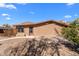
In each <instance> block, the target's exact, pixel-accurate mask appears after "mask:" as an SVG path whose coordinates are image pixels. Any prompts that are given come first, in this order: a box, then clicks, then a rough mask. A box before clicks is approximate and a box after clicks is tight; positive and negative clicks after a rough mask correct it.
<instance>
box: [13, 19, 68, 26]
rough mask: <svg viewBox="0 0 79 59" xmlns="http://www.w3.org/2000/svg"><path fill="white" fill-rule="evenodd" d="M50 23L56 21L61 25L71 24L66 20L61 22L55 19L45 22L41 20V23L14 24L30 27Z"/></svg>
mask: <svg viewBox="0 0 79 59" xmlns="http://www.w3.org/2000/svg"><path fill="white" fill-rule="evenodd" d="M50 23H55V24H57V25H60V26H65V27H67V26H69V24H67V23H65V22H60V21H55V20H48V21H44V22H39V23H30V24H17V25H14V26H21V25H22V26H24V27H29V26H34V27H37V26H41V25H46V24H50Z"/></svg>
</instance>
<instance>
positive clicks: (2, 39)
mask: <svg viewBox="0 0 79 59" xmlns="http://www.w3.org/2000/svg"><path fill="white" fill-rule="evenodd" d="M17 38H18V39H19V38H35V37H34V36H26V37H24V36H23V37H11V38H1V39H0V42H1V41H7V40H12V39H17Z"/></svg>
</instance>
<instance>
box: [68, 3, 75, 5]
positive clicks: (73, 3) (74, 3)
mask: <svg viewBox="0 0 79 59" xmlns="http://www.w3.org/2000/svg"><path fill="white" fill-rule="evenodd" d="M74 4H76V3H67V5H68V6H71V5H74Z"/></svg>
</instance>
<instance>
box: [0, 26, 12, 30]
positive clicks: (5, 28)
mask: <svg viewBox="0 0 79 59" xmlns="http://www.w3.org/2000/svg"><path fill="white" fill-rule="evenodd" d="M0 29H4V30H7V29H8V30H10V29H12V28H8V27H2V26H0Z"/></svg>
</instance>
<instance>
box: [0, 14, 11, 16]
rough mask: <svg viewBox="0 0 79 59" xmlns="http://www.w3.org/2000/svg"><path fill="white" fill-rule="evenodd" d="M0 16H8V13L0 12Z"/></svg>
mask: <svg viewBox="0 0 79 59" xmlns="http://www.w3.org/2000/svg"><path fill="white" fill-rule="evenodd" d="M1 15H2V16H10V15H9V14H6V13H3V14H1Z"/></svg>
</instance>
